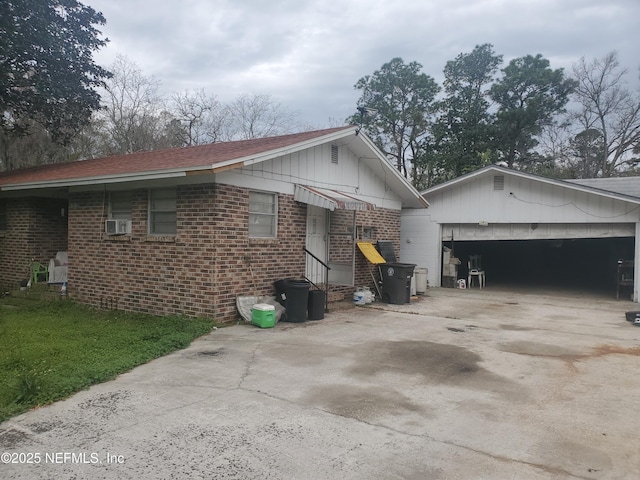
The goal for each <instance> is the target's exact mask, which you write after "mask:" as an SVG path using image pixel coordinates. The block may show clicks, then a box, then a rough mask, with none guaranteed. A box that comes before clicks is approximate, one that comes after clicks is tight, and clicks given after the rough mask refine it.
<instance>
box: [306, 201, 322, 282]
mask: <svg viewBox="0 0 640 480" xmlns="http://www.w3.org/2000/svg"><path fill="white" fill-rule="evenodd" d="M307 250H309V251H310V252H311V253H313V254H314V255H315V256H316V257H318V258H319V259H320V260H322V261H323V262H324V263H325V264H326V263H327V210H326V209H324V208H320V207H315V206H313V205H307ZM306 274H307V278H308V279H309V280H311V281H312V282H313V283H315V284H316V285H320V284H322V283H324V281H325V269H324V267H323V266H322V265H320V264H319V263H318V262H316V261H315V260H314V259H313V258H312V257H311V256H309V255H307V271H306Z"/></svg>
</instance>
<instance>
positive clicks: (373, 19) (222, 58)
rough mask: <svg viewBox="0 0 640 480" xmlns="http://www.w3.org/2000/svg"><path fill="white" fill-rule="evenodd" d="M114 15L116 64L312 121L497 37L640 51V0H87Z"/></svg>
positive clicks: (574, 51)
mask: <svg viewBox="0 0 640 480" xmlns="http://www.w3.org/2000/svg"><path fill="white" fill-rule="evenodd" d="M85 3H87V4H89V5H91V6H92V7H94V8H95V9H96V10H99V11H102V12H103V14H104V15H105V17H106V19H107V25H106V27H105V28H103V31H104V33H105V34H106V35H107V36H108V37H109V38H110V39H111V43H110V44H109V46H108V47H107V48H106V49H105V50H104V51H103V52H101V53H100V54H99V55H98V56H97V60H98V61H99V62H100V63H103V64H105V65H108V63H110V62H111V61H113V59H114V58H115V56H116V55H117V54H124V55H127V56H128V57H129V58H130V59H131V60H132V61H134V62H135V63H137V64H138V65H139V66H140V67H141V68H142V70H143V72H144V73H145V74H146V75H152V76H154V77H156V78H157V79H158V80H160V81H161V82H162V85H163V87H164V89H165V90H167V91H168V92H175V91H180V90H185V89H195V88H205V89H206V90H207V92H208V93H210V94H215V95H217V96H218V98H219V99H221V100H223V101H226V100H230V99H232V98H235V97H237V96H238V95H240V94H243V93H269V94H271V95H272V96H273V97H274V98H276V99H277V100H279V101H280V102H282V103H283V104H285V105H287V106H288V107H290V108H291V109H293V110H299V111H301V113H302V115H303V117H304V118H305V119H307V120H308V121H310V122H314V123H317V124H321V123H322V122H326V120H327V119H328V118H329V117H333V118H340V119H343V118H345V117H346V116H348V115H349V114H351V113H352V112H353V109H354V107H355V102H356V100H357V98H358V92H356V91H354V89H353V85H354V84H355V83H356V81H357V80H358V79H359V78H360V77H362V76H364V75H367V74H371V73H373V72H374V71H375V70H376V69H378V68H380V67H381V66H382V64H384V63H385V62H388V61H389V60H390V59H391V58H393V57H402V58H403V59H404V60H405V61H407V62H409V61H414V60H415V61H417V62H419V63H421V64H422V65H423V67H424V72H425V73H427V74H429V75H431V76H432V77H434V78H435V79H436V80H437V81H438V82H441V80H442V70H443V68H444V65H445V63H446V62H447V61H448V60H452V59H454V58H455V57H456V56H457V55H458V54H460V53H462V52H470V51H471V50H472V49H473V48H474V47H475V46H476V45H478V44H482V43H492V44H493V45H494V49H495V51H496V53H499V54H502V55H504V59H505V62H507V61H509V60H510V59H511V58H515V57H519V56H523V55H527V54H537V53H540V54H542V55H543V56H545V57H546V58H548V59H549V60H550V61H551V66H552V67H553V68H560V67H563V68H565V69H566V70H570V67H571V64H572V63H573V62H575V61H577V60H578V59H579V58H580V57H582V56H585V57H587V58H595V57H601V56H603V55H605V54H606V53H608V52H609V51H612V50H618V51H619V58H620V60H621V63H623V64H624V65H626V66H628V68H629V69H636V68H637V66H638V63H640V59H639V58H638V55H637V45H639V44H640V29H638V28H637V25H636V24H637V19H638V18H640V2H637V0H610V1H609V2H601V1H595V0H563V1H557V0H431V1H429V2H425V1H423V0H414V1H410V0H406V1H403V2H389V1H387V0H385V1H383V0H369V1H366V2H365V1H362V0H350V1H342V2H326V1H320V0H297V1H295V0H274V1H271V2H264V1H257V0H250V1H246V0H245V1H242V2H238V1H231V0H216V1H214V2H212V1H210V0H187V1H183V2H174V1H170V0H129V1H127V2H114V1H113V0H86V1H85Z"/></svg>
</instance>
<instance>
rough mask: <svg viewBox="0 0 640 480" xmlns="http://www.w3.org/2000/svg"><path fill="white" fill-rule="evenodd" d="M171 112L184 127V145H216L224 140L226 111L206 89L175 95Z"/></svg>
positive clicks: (186, 91)
mask: <svg viewBox="0 0 640 480" xmlns="http://www.w3.org/2000/svg"><path fill="white" fill-rule="evenodd" d="M171 110H172V111H173V115H174V117H175V118H176V119H177V120H178V121H179V122H180V124H181V125H182V127H183V128H182V129H181V131H182V138H181V140H182V143H183V145H201V144H204V143H215V142H217V141H220V140H221V139H222V138H223V135H224V131H225V122H226V119H227V112H226V109H225V108H224V107H223V106H222V105H221V104H220V102H218V100H217V99H216V97H215V96H213V95H207V94H206V93H205V91H204V89H201V90H196V91H189V90H185V91H184V92H179V93H176V94H174V95H173V97H172V107H171Z"/></svg>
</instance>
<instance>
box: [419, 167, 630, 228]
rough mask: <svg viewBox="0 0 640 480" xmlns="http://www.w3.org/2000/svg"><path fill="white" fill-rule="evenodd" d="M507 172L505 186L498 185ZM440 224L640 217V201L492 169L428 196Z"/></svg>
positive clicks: (614, 219)
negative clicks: (500, 187) (495, 180)
mask: <svg viewBox="0 0 640 480" xmlns="http://www.w3.org/2000/svg"><path fill="white" fill-rule="evenodd" d="M494 176H504V189H502V190H496V189H494V186H495V184H494ZM425 197H426V199H427V201H429V203H430V204H431V206H430V208H429V213H430V214H431V216H432V218H433V219H434V220H436V221H437V222H439V223H475V224H477V223H478V222H488V223H527V222H539V223H556V222H565V223H588V222H607V223H611V222H616V223H618V222H621V223H627V222H634V223H635V222H636V221H637V219H638V217H639V216H640V205H637V204H634V203H631V202H626V201H624V200H622V199H615V198H611V197H608V196H604V195H600V194H597V193H590V192H583V191H577V190H573V189H570V188H567V187H563V186H562V185H556V184H551V183H546V182H541V181H538V180H536V179H531V178H525V177H521V176H515V175H509V174H503V173H502V172H499V171H492V170H489V171H487V172H485V174H484V175H480V176H477V177H473V178H471V179H470V180H469V181H466V182H460V183H456V184H453V185H451V186H449V187H447V188H443V189H440V190H436V191H434V192H432V193H427V194H426V195H425Z"/></svg>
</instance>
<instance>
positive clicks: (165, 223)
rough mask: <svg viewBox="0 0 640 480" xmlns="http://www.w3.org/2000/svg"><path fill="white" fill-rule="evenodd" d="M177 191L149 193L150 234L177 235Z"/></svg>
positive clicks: (167, 190) (171, 189)
mask: <svg viewBox="0 0 640 480" xmlns="http://www.w3.org/2000/svg"><path fill="white" fill-rule="evenodd" d="M176 210H177V208H176V189H175V188H162V189H158V190H150V191H149V233H150V234H152V235H175V234H176V231H177V228H176V217H177V215H176Z"/></svg>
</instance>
